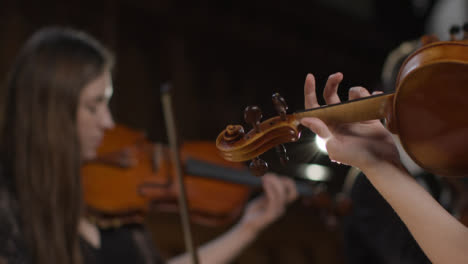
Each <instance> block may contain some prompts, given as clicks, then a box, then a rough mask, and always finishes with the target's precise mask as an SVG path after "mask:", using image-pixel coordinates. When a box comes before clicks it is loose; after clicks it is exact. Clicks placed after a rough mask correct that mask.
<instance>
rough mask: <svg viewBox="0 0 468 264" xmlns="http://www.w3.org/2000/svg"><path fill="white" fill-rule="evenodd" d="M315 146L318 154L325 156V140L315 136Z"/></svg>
mask: <svg viewBox="0 0 468 264" xmlns="http://www.w3.org/2000/svg"><path fill="white" fill-rule="evenodd" d="M315 146H316V147H317V149H319V150H320V152H322V153H325V154H327V153H328V152H327V148H326V146H325V140H324V139H323V138H321V137H319V136H317V135H316V136H315Z"/></svg>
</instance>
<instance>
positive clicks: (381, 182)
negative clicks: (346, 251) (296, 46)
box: [301, 73, 468, 264]
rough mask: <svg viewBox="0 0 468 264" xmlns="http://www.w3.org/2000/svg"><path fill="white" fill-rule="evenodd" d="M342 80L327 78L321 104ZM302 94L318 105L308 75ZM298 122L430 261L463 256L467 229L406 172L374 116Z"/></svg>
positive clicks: (333, 96) (352, 95)
mask: <svg viewBox="0 0 468 264" xmlns="http://www.w3.org/2000/svg"><path fill="white" fill-rule="evenodd" d="M342 79H343V74H341V73H335V74H333V75H331V76H330V77H329V78H328V80H327V82H326V86H325V90H324V93H323V96H324V99H325V101H326V103H327V104H334V103H339V102H340V99H339V97H338V95H337V90H338V86H339V84H340V82H341V81H342ZM369 95H370V94H369V92H368V91H367V90H366V89H365V88H363V87H353V88H351V89H350V90H349V100H353V99H358V98H362V97H367V96H369ZM304 98H305V107H306V108H314V107H319V104H318V102H317V95H316V91H315V78H314V76H313V75H312V74H308V75H307V77H306V81H305V87H304ZM301 123H302V124H303V125H304V126H306V127H308V128H309V129H311V130H312V131H314V132H315V133H316V134H317V135H318V136H320V137H321V138H324V139H325V140H326V146H327V151H328V153H329V156H330V159H331V160H333V161H336V162H340V163H343V164H348V165H352V166H355V167H357V168H359V169H360V170H361V171H362V172H363V173H364V174H365V175H366V177H367V179H368V180H369V182H370V183H371V184H372V185H373V186H374V187H375V188H376V189H377V191H379V193H380V194H381V195H382V197H383V198H384V199H385V200H386V201H387V202H388V203H389V204H390V205H391V206H392V208H393V210H395V212H396V213H397V214H398V216H399V217H400V218H401V220H402V221H403V223H404V224H405V225H406V227H407V228H408V229H409V231H410V233H411V235H412V236H413V237H414V239H415V240H416V242H417V243H418V244H419V246H420V247H421V249H422V250H423V251H424V253H425V254H426V256H427V257H428V258H429V260H430V261H431V262H432V263H451V264H452V263H466V262H467V261H468V228H467V227H465V226H464V225H463V224H461V223H460V222H459V221H458V220H457V219H455V218H454V217H453V216H452V215H451V214H450V213H449V212H447V211H446V210H445V209H444V208H443V207H442V206H441V205H440V204H439V203H438V202H437V201H436V200H435V199H434V198H433V197H432V196H431V195H430V194H429V193H428V192H427V191H426V190H425V189H424V188H423V187H422V186H421V185H420V184H418V183H417V182H416V180H415V179H414V178H413V177H411V176H410V174H409V173H408V171H407V170H406V169H405V167H404V166H403V164H402V163H401V161H400V157H399V153H398V150H397V147H396V145H395V142H394V139H393V138H392V135H391V133H390V132H389V131H388V130H387V129H386V128H384V126H383V125H382V124H381V122H380V121H379V120H372V121H365V122H359V123H350V124H336V125H326V124H325V123H324V122H323V121H322V120H320V119H317V118H312V117H307V118H303V119H302V120H301ZM375 235H378V234H375Z"/></svg>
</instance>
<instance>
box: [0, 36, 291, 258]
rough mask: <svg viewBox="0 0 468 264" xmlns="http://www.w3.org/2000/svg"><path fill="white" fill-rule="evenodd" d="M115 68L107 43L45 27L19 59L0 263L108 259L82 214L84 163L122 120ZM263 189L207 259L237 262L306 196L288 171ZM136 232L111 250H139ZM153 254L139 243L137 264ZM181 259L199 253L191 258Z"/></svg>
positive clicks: (8, 126) (5, 94) (5, 165)
mask: <svg viewBox="0 0 468 264" xmlns="http://www.w3.org/2000/svg"><path fill="white" fill-rule="evenodd" d="M112 66H113V58H112V56H111V55H110V53H109V52H108V51H107V50H106V49H105V48H104V47H103V46H102V45H101V44H100V43H99V42H98V41H96V40H95V39H93V38H92V37H90V36H89V35H86V34H85V33H83V32H79V31H75V30H71V29H63V28H46V29H43V30H40V31H39V32H37V33H35V34H34V35H33V36H32V37H31V39H29V40H28V42H27V43H26V44H25V46H24V47H23V49H22V50H21V52H20V54H19V56H18V57H17V59H16V61H15V64H14V66H13V68H12V70H11V72H10V74H9V76H8V82H7V85H6V86H5V87H3V89H2V90H1V93H2V94H0V98H1V100H2V103H1V107H2V111H1V114H0V169H1V170H0V263H10V264H12V263H38V264H45V263H47V264H53V263H60V264H65V263H67V264H68V263H70V264H80V263H96V264H97V263H106V262H107V260H108V259H107V260H106V258H105V257H103V256H106V253H105V252H104V253H103V252H102V251H103V250H104V249H103V248H107V249H108V248H109V247H108V246H106V247H101V245H100V244H101V242H102V241H103V240H102V234H101V233H99V230H98V229H97V228H96V227H95V226H93V225H92V224H90V223H89V222H86V221H84V220H83V218H82V211H83V204H82V203H83V201H82V187H81V177H80V167H81V165H82V161H85V160H87V159H92V158H94V157H95V156H96V150H97V147H98V146H99V144H100V142H101V140H102V137H103V135H104V132H105V130H107V129H109V128H112V127H113V126H114V123H113V120H112V116H111V114H110V111H109V107H108V101H109V99H110V97H111V95H112V92H113V90H112V78H111V70H112ZM263 187H264V189H265V195H264V196H261V197H259V198H257V199H256V200H254V201H252V202H251V203H250V204H249V206H248V207H247V209H246V214H244V216H243V217H242V219H241V221H240V222H239V223H238V224H236V225H235V226H234V227H233V228H232V229H231V230H229V231H228V232H227V233H225V234H224V235H222V236H221V237H219V238H218V239H216V240H214V241H212V242H210V243H208V244H207V245H205V246H203V247H201V248H200V249H199V253H200V258H201V260H202V261H203V263H225V262H228V261H230V260H232V259H233V258H234V257H235V256H236V255H237V254H238V253H239V252H240V251H241V250H242V249H243V248H244V247H245V246H246V245H247V244H248V243H250V242H251V241H253V240H254V239H255V237H256V235H257V234H258V233H259V232H260V231H261V230H262V229H264V228H265V227H266V226H268V225H269V224H270V223H272V222H273V221H275V220H276V219H277V218H278V217H280V216H281V215H282V214H283V213H284V209H285V207H286V205H287V204H288V203H290V202H291V201H293V200H295V198H296V197H297V192H296V189H295V185H294V184H293V182H292V181H291V180H290V179H287V178H285V177H278V176H276V175H268V176H265V177H264V178H263ZM135 230H137V231H138V232H140V231H141V230H143V229H141V228H137V229H134V228H128V229H121V230H118V231H117V232H119V234H123V235H119V237H121V238H122V237H123V238H125V239H126V238H128V239H129V241H124V242H122V243H120V242H118V241H117V242H116V243H113V245H112V247H114V246H115V248H111V249H110V250H111V251H113V252H118V253H120V254H125V255H126V256H127V257H128V256H132V255H131V254H132V253H129V247H127V245H130V246H132V248H137V247H138V245H137V244H136V243H135V241H131V237H132V233H133V232H134V231H135ZM143 232H144V231H143ZM106 241H108V240H106ZM114 242H115V241H114ZM146 246H147V248H149V249H154V248H152V244H151V243H150V242H148V243H147V245H146ZM122 249H123V250H122ZM143 251H144V250H138V249H135V250H134V252H133V254H134V256H135V258H130V260H129V262H131V263H137V261H140V262H142V263H149V262H150V263H155V262H156V261H157V259H151V260H150V259H148V258H144V257H143V255H145V252H143ZM146 253H147V252H146ZM146 255H148V254H146ZM149 255H151V254H149ZM113 257H115V256H113ZM117 258H118V257H117ZM136 258H138V260H137V259H136ZM118 259H119V258H118ZM123 259H124V258H120V259H119V260H120V261H122V260H123ZM171 261H172V263H188V262H189V261H190V259H189V258H188V254H185V255H182V256H179V257H177V258H175V259H173V260H171Z"/></svg>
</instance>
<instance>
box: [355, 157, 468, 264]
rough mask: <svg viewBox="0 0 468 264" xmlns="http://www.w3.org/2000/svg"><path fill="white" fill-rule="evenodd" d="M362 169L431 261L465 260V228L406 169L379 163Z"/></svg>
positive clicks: (467, 241) (467, 255) (467, 231)
mask: <svg viewBox="0 0 468 264" xmlns="http://www.w3.org/2000/svg"><path fill="white" fill-rule="evenodd" d="M363 171H364V173H365V174H366V175H367V177H368V178H369V180H370V181H371V182H372V184H373V185H374V187H375V188H376V189H377V190H378V191H379V192H380V193H381V194H382V196H383V197H384V198H385V199H386V200H387V201H388V202H389V204H390V205H391V206H392V207H393V209H394V210H395V211H396V212H397V214H398V215H399V217H400V218H401V219H402V221H403V222H404V223H405V224H406V226H407V227H408V229H409V230H410V232H411V234H412V235H413V237H414V238H415V240H416V241H417V242H418V244H419V245H420V247H421V248H422V250H423V251H424V252H425V253H426V255H427V256H428V258H429V259H430V260H431V261H432V262H433V263H450V264H452V263H466V262H467V261H468V229H467V228H466V227H465V226H463V225H462V224H461V223H460V222H458V221H457V220H456V219H455V218H454V217H453V216H452V215H450V214H449V213H448V212H447V211H446V210H445V209H444V208H443V207H442V206H441V205H440V204H439V203H438V202H437V201H436V200H434V199H433V197H432V196H431V195H430V194H429V193H428V192H427V191H426V190H425V189H424V188H423V187H421V186H420V185H419V184H418V183H417V182H416V181H415V180H414V179H413V178H412V177H410V176H409V175H408V174H407V172H406V170H405V169H403V168H401V167H398V166H396V165H394V164H391V163H382V164H378V166H369V168H363Z"/></svg>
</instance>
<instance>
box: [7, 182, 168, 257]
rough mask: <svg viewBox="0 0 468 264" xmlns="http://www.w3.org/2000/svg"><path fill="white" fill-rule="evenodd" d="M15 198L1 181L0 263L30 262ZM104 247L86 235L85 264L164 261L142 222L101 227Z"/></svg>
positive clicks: (82, 245)
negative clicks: (95, 243) (94, 243)
mask: <svg viewBox="0 0 468 264" xmlns="http://www.w3.org/2000/svg"><path fill="white" fill-rule="evenodd" d="M18 219H19V217H18V210H17V208H16V203H15V199H13V196H12V195H11V194H10V193H9V192H8V191H7V190H6V188H5V185H2V184H1V182H0V263H1V264H30V263H34V261H31V260H30V257H29V254H28V250H27V247H26V246H25V244H24V239H23V238H22V235H21V229H20V227H19V222H18ZM100 234H101V248H99V249H95V248H93V247H92V246H91V245H89V244H88V243H87V242H85V241H84V240H83V239H82V240H81V247H82V252H83V257H84V264H107V263H109V264H120V263H122V264H123V263H125V264H130V263H131V264H156V263H163V262H162V260H161V258H160V257H159V256H158V255H156V250H155V248H154V246H153V245H154V244H153V243H152V241H151V238H150V234H149V232H148V231H147V230H146V229H145V228H144V227H143V226H140V225H130V226H125V227H121V228H118V229H108V230H100Z"/></svg>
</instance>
